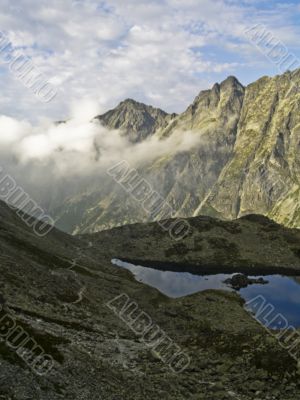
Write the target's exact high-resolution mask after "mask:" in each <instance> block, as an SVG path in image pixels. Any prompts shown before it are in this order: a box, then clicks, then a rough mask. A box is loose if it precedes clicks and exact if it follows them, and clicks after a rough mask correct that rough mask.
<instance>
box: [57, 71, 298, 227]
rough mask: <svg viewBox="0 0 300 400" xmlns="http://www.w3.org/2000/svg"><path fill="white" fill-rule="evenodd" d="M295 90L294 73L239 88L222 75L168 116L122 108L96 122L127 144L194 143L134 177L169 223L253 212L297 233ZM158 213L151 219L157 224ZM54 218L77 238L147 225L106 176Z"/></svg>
mask: <svg viewBox="0 0 300 400" xmlns="http://www.w3.org/2000/svg"><path fill="white" fill-rule="evenodd" d="M297 83H299V84H300V71H295V72H294V73H290V72H287V73H285V74H284V75H281V76H276V77H274V78H268V77H264V78H261V79H259V80H258V81H257V82H254V83H253V84H251V85H249V86H248V87H247V88H244V87H243V86H242V85H241V84H240V83H239V82H238V81H237V79H236V78H234V77H229V78H227V79H226V80H225V81H224V82H222V83H221V84H215V85H214V86H213V88H212V89H211V90H205V91H203V92H201V93H200V94H199V95H198V96H197V97H196V99H195V100H194V102H193V104H192V105H190V106H189V107H188V108H187V110H186V111H185V112H183V113H182V114H180V115H177V116H176V115H168V114H166V113H164V112H163V111H161V110H157V109H154V108H152V107H149V106H145V105H143V104H140V103H136V102H134V101H132V100H126V101H125V102H123V103H121V104H120V105H119V106H118V107H117V108H116V109H115V110H112V111H109V112H108V113H106V114H104V115H103V116H100V117H98V118H99V119H100V121H102V123H104V124H105V125H106V126H107V127H109V128H111V129H115V128H120V129H121V130H122V131H123V134H124V135H128V136H129V137H130V139H131V140H132V141H135V142H136V141H139V142H144V143H145V144H146V143H147V142H146V141H147V138H148V139H149V138H150V137H151V138H159V139H160V140H161V143H162V144H163V143H164V140H168V139H169V138H172V137H174V138H176V135H178V136H179V137H180V136H181V137H183V136H184V135H185V134H187V133H188V134H189V135H190V136H189V138H190V140H195V143H194V145H193V146H192V147H191V148H190V149H189V150H185V149H182V151H181V150H180V148H179V149H177V150H176V152H175V153H174V152H172V151H171V149H170V152H169V153H168V151H167V152H166V153H165V154H164V155H163V156H159V157H156V158H155V155H154V156H153V159H152V161H151V162H149V161H148V162H147V161H146V160H145V162H144V163H143V164H142V165H139V167H138V172H139V175H140V177H141V178H144V179H146V180H147V182H149V183H150V184H151V186H152V188H153V190H155V191H156V192H158V193H159V194H160V195H161V196H162V197H163V198H164V199H165V201H166V203H167V204H169V205H170V206H171V207H172V209H173V210H174V215H177V216H180V217H190V216H193V215H203V214H204V215H211V216H217V217H220V218H223V219H233V218H237V217H239V216H243V215H247V214H251V213H258V214H263V215H266V216H269V217H271V218H273V219H274V220H275V221H278V222H280V223H283V224H285V225H286V226H290V227H300V209H299V207H300V206H299V204H300V201H299V200H300V198H299V196H300V190H299V179H300V161H299V157H298V154H299V143H300V128H299V127H300V112H299V111H300V109H299V104H300V103H299V100H300V93H299V91H297V89H296V86H295V85H296V84H297ZM133 152H134V149H133ZM133 167H134V165H133ZM100 185H101V188H100ZM164 212H165V209H162V211H161V212H160V213H158V214H157V215H156V216H155V219H157V220H159V219H163V218H164ZM56 214H57V215H58V216H59V226H60V227H61V228H62V229H66V230H68V231H71V232H76V233H78V232H81V233H82V232H96V231H99V230H102V229H107V228H110V227H113V226H119V225H123V224H126V223H134V222H145V221H150V220H153V217H151V216H150V215H148V214H147V213H146V212H145V211H144V210H143V208H142V207H141V205H140V204H138V203H137V202H136V201H135V200H134V199H132V197H131V196H130V194H128V193H126V192H125V191H124V190H123V189H122V188H121V187H119V185H118V184H117V183H115V182H114V181H113V180H112V179H109V178H108V177H107V176H104V177H103V176H101V177H99V183H98V185H94V186H93V187H90V188H89V189H88V190H86V191H85V193H78V195H77V196H76V197H74V198H71V199H69V201H68V202H66V204H65V205H64V206H62V207H61V208H59V209H58V210H56Z"/></svg>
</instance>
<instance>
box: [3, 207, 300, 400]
mask: <svg viewBox="0 0 300 400" xmlns="http://www.w3.org/2000/svg"><path fill="white" fill-rule="evenodd" d="M190 224H191V225H192V228H193V234H192V235H191V236H190V237H188V238H186V240H185V241H184V242H182V243H177V244H175V243H174V241H172V240H171V239H170V237H169V235H168V233H167V232H162V230H161V229H160V227H159V226H158V225H157V224H153V223H152V224H145V225H135V226H128V227H122V228H115V229H113V230H112V231H105V232H101V233H98V234H95V235H83V236H80V237H73V236H69V235H67V234H64V233H62V232H60V231H58V230H57V229H53V230H52V231H51V232H50V233H49V234H48V235H47V236H46V237H43V238H40V237H37V236H36V235H35V234H34V233H33V232H32V230H31V228H30V227H28V226H26V225H25V224H24V223H23V222H22V220H21V219H20V218H19V217H18V216H17V215H16V214H15V213H14V212H13V211H12V210H10V209H8V207H7V206H6V205H5V204H3V203H1V202H0V250H1V257H0V258H1V262H0V272H1V273H0V293H1V296H2V297H1V301H2V299H4V302H5V313H8V314H9V316H10V318H12V319H13V320H14V321H15V323H16V326H18V327H22V328H23V329H24V330H25V331H26V332H27V333H28V334H29V335H30V337H32V338H33V339H34V340H36V342H37V343H38V345H41V346H42V348H43V349H44V351H45V352H46V353H47V354H48V355H50V356H51V357H53V360H54V364H53V368H52V369H51V371H50V372H49V373H47V374H46V375H44V376H40V375H37V374H36V373H35V372H34V371H33V370H32V369H31V368H30V367H29V366H28V365H27V364H26V363H25V362H24V361H23V360H22V359H21V358H20V357H19V356H18V355H17V354H16V351H14V349H12V348H10V347H9V346H8V345H7V343H6V342H3V341H1V342H0V377H1V378H0V381H1V389H0V397H1V398H3V399H4V400H10V399H20V400H21V399H22V400H23V399H39V400H59V399H66V400H77V399H78V400H90V399H100V398H101V399H104V400H113V399H122V400H142V399H150V400H152V399H153V400H156V399H157V397H158V395H159V396H160V397H161V398H163V399H166V400H171V399H172V400H173V399H191V400H198V399H203V400H204V399H205V400H206V399H207V400H215V399H220V400H221V399H231V398H234V397H233V394H232V393H234V394H235V396H237V397H236V398H237V399H239V398H242V399H244V400H252V399H255V398H257V391H258V388H259V392H260V397H261V398H263V399H264V398H268V397H270V398H273V397H274V398H276V396H277V397H278V396H279V397H283V398H284V399H286V400H294V399H297V398H299V395H300V392H299V384H298V383H299V376H298V375H297V363H296V361H295V360H294V359H293V358H292V357H291V356H290V355H289V353H288V352H287V351H286V350H284V349H283V348H282V347H281V346H280V345H279V343H278V342H277V340H276V339H275V338H273V337H272V336H271V335H270V334H269V333H268V332H267V331H266V330H265V328H263V327H262V326H260V325H259V324H258V323H257V322H256V321H255V320H254V319H253V318H252V317H251V316H250V314H249V313H248V312H246V311H245V309H244V308H243V301H242V300H241V298H240V297H239V296H238V295H237V294H235V293H227V292H223V291H213V290H209V291H205V292H201V293H196V294H194V295H191V296H187V297H183V298H180V299H170V298H167V297H165V296H164V295H162V294H161V293H160V292H158V291H157V290H155V289H152V288H150V287H147V286H145V285H143V284H141V283H138V282H136V281H135V280H134V278H133V277H132V276H131V274H130V273H129V272H128V271H124V270H120V269H118V268H116V267H114V266H113V265H111V257H112V255H113V256H117V257H123V258H136V259H148V260H157V261H159V260H160V261H161V262H165V261H166V260H167V259H170V260H171V261H174V262H179V263H181V264H184V263H186V262H187V261H189V262H191V261H193V260H195V257H196V258H197V259H198V261H199V256H200V255H201V254H202V255H201V257H202V258H201V260H202V262H203V263H204V264H205V263H206V262H207V264H210V265H212V262H214V263H215V264H216V263H217V262H218V263H220V261H222V260H227V267H228V266H231V267H233V268H235V266H236V262H237V261H241V260H245V261H244V263H245V264H246V260H248V261H249V266H250V267H251V265H250V264H251V262H253V263H259V262H261V263H263V262H265V261H266V260H267V255H266V254H267V252H266V250H267V249H269V252H270V253H269V254H270V260H269V264H272V263H273V262H274V261H276V259H277V257H279V258H280V262H281V264H282V265H286V266H287V267H291V268H293V269H295V268H297V265H296V264H297V262H296V258H297V255H295V254H294V253H293V248H295V249H296V248H297V246H298V245H299V240H298V236H299V233H298V232H294V231H292V230H288V229H285V228H282V227H280V226H278V225H276V224H274V223H272V222H271V221H269V220H268V219H266V218H262V217H257V216H252V217H251V218H246V219H242V220H240V221H236V222H234V223H233V222H224V221H215V220H213V219H212V218H207V217H205V218H200V217H197V218H194V219H192V220H191V221H190ZM241 231H242V233H241ZM258 242H261V243H260V245H261V251H259V252H258V251H257V248H256V244H257V243H258ZM279 247H280V248H282V251H281V252H279ZM201 249H202V250H201ZM218 249H219V250H218ZM298 254H299V250H298ZM298 257H299V255H298ZM278 262H279V261H278ZM219 265H220V264H219ZM196 268H198V269H200V268H201V266H200V265H199V264H198V265H196ZM298 268H299V266H298ZM121 294H126V295H125V297H126V296H128V298H129V299H130V301H131V300H132V301H133V302H134V304H138V309H139V311H140V312H144V313H145V314H146V315H148V316H149V318H151V320H152V321H153V322H155V324H156V326H158V327H159V329H160V330H162V332H165V333H166V335H167V336H168V337H169V338H171V339H172V340H173V342H174V343H176V345H178V346H179V348H181V349H183V350H184V352H185V353H186V354H188V355H189V357H190V359H191V361H190V364H189V365H188V366H187V368H186V369H184V370H183V371H182V372H181V373H178V374H176V373H174V372H173V371H172V370H171V369H170V368H169V365H168V364H166V363H164V362H163V361H162V360H161V359H160V358H158V356H157V353H154V352H151V350H150V349H149V347H147V346H146V345H145V343H144V342H143V341H142V340H141V339H140V336H138V335H137V334H136V333H134V332H133V331H132V329H130V328H129V326H128V324H126V323H125V322H124V321H123V320H122V319H121V318H120V317H119V316H118V315H117V314H116V313H115V312H113V311H112V309H110V308H109V307H108V306H107V303H108V302H111V301H112V300H113V299H115V298H118V296H120V295H121ZM123 297H124V296H123ZM0 314H1V317H2V313H0ZM145 314H144V315H145ZM2 333H3V330H2V329H1V334H2ZM2 338H3V335H2ZM241 354H242V356H241Z"/></svg>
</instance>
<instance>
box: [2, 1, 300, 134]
mask: <svg viewBox="0 0 300 400" xmlns="http://www.w3.org/2000/svg"><path fill="white" fill-rule="evenodd" d="M299 21H300V1H292V0H290V1H289V0H288V1H283V0H281V1H280V0H279V1H276V0H273V1H272V0H268V1H264V0H262V1H257V0H239V1H237V0H213V1H211V0H109V1H105V0H103V1H101V0H63V1H62V0H39V1H36V0H14V1H13V2H12V1H11V0H1V3H0V31H1V32H2V34H3V35H5V36H6V37H7V38H8V39H9V42H10V44H11V47H12V48H13V51H14V52H15V53H17V54H22V55H24V56H26V57H29V58H30V59H31V60H32V63H33V65H34V66H35V67H36V68H38V70H39V71H41V73H42V74H43V76H44V77H45V79H46V80H47V82H49V83H50V84H51V85H53V86H54V87H55V90H57V95H56V96H55V97H54V98H53V99H51V101H48V102H47V103H46V102H43V101H41V99H40V98H39V97H38V96H36V95H35V94H34V93H33V91H32V90H30V89H29V88H27V87H25V86H24V84H23V83H22V81H21V80H20V79H17V78H16V76H15V74H14V73H12V71H11V70H10V67H9V64H8V63H7V62H4V61H3V59H2V58H1V54H0V78H1V82H2V85H1V96H0V115H5V116H9V117H12V118H16V119H19V120H27V121H30V122H31V123H41V121H43V120H44V119H48V120H53V121H56V120H64V119H67V118H69V117H70V115H71V114H72V113H73V114H74V110H77V112H78V113H80V112H81V109H82V108H83V109H86V108H89V107H88V105H89V104H90V105H91V107H90V108H89V110H88V111H89V112H90V113H91V112H92V113H95V114H96V115H97V114H100V113H103V112H105V111H106V110H108V109H110V108H113V107H115V106H116V105H117V104H118V103H119V102H120V101H122V100H124V99H126V98H134V99H135V100H137V101H142V102H145V103H147V104H151V105H154V106H157V107H161V108H162V109H164V110H166V111H169V112H181V111H183V110H185V109H186V108H187V106H188V105H189V104H190V103H191V102H192V101H193V99H194V98H195V97H196V95H197V94H198V93H199V91H200V90H203V89H207V88H209V87H211V86H212V84H213V83H214V82H220V81H222V80H224V79H225V78H226V77H227V76H229V75H235V76H236V77H237V78H238V79H239V80H240V82H241V83H243V84H244V85H246V84H248V83H250V82H252V81H254V80H256V79H258V78H259V77H261V76H263V75H271V76H273V75H275V74H277V73H279V71H278V66H277V65H276V64H274V63H273V62H272V60H269V59H268V58H267V57H266V56H265V55H264V54H263V53H262V52H261V51H260V50H259V49H258V48H257V47H256V46H255V45H254V44H253V43H251V41H249V38H248V37H247V36H246V35H245V30H247V29H251V27H253V26H255V25H257V24H263V25H264V26H265V27H266V29H267V30H268V31H270V32H271V33H272V35H273V36H274V37H275V38H276V40H277V39H278V41H280V42H281V43H283V44H284V46H286V48H287V49H288V51H289V52H290V53H291V54H294V55H295V56H296V57H298V56H299V57H300V41H299V37H300V35H299V33H300V32H299V30H300V24H299ZM81 104H84V106H81ZM0 129H1V125H0Z"/></svg>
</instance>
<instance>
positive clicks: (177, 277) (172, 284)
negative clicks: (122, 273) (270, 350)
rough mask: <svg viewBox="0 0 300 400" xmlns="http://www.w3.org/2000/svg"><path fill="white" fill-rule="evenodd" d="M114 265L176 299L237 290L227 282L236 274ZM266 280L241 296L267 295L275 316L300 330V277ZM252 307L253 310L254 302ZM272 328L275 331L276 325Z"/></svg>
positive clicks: (248, 299)
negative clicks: (280, 316)
mask: <svg viewBox="0 0 300 400" xmlns="http://www.w3.org/2000/svg"><path fill="white" fill-rule="evenodd" d="M112 263H113V264H114V265H117V266H118V267H121V268H126V269H128V270H129V271H131V272H132V273H133V275H134V276H135V279H136V280H137V281H139V282H142V283H144V284H146V285H149V286H152V287H154V288H156V289H158V290H159V291H160V292H162V293H164V294H165V295H166V296H168V297H172V298H177V297H183V296H187V295H190V294H193V293H196V292H201V291H203V290H207V289H222V290H231V291H232V290H233V289H232V288H231V287H229V286H228V285H226V284H225V283H223V281H224V280H225V279H227V278H230V277H231V276H232V275H233V274H216V275H204V276H201V275H193V274H190V273H188V272H172V271H161V270H157V269H153V268H148V267H143V266H139V265H133V264H129V263H126V262H123V261H120V260H112ZM255 278H257V277H255ZM264 279H266V280H267V281H269V283H268V284H267V285H259V284H254V285H250V286H248V287H247V288H244V289H241V290H240V291H239V293H240V295H241V296H242V297H243V298H244V299H245V300H246V301H247V302H249V301H251V300H252V299H254V298H255V297H256V296H263V298H264V299H265V302H266V304H268V303H270V304H272V306H273V307H274V313H276V314H280V313H281V314H282V315H283V316H284V317H285V318H286V319H287V321H288V323H289V324H290V325H292V326H294V327H300V277H286V276H281V275H268V276H264ZM249 308H250V309H251V303H250V306H249ZM270 327H271V328H272V324H271V325H270ZM274 328H275V326H274Z"/></svg>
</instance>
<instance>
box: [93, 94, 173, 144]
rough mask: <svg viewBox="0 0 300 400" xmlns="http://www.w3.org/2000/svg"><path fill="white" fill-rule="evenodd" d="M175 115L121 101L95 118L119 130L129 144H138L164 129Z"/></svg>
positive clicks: (129, 100)
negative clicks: (127, 139)
mask: <svg viewBox="0 0 300 400" xmlns="http://www.w3.org/2000/svg"><path fill="white" fill-rule="evenodd" d="M175 116H176V115H174V114H172V115H170V114H168V113H166V112H165V111H163V110H161V109H159V108H155V107H152V106H148V105H146V104H144V103H140V102H137V101H135V100H133V99H126V100H124V101H122V102H121V103H120V104H119V105H118V106H117V107H116V108H114V109H112V110H110V111H108V112H106V113H105V114H103V115H99V116H97V117H96V119H98V120H99V121H100V122H101V123H102V124H103V125H104V126H106V127H107V128H109V129H120V130H121V131H122V132H123V134H124V135H126V136H127V137H128V138H129V140H130V141H131V142H134V143H135V142H140V141H142V140H144V139H146V138H147V137H148V136H151V135H153V134H154V133H155V132H156V131H157V130H158V129H160V128H164V127H166V126H167V125H168V122H169V121H170V120H171V119H172V118H174V117H175Z"/></svg>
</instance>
